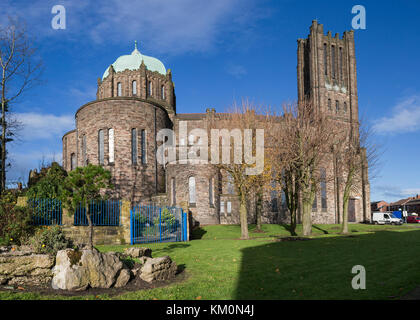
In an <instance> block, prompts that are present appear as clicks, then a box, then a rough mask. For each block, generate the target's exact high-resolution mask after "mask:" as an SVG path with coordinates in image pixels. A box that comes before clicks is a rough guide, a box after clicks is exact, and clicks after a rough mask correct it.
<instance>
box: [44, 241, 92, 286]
mask: <svg viewBox="0 0 420 320" xmlns="http://www.w3.org/2000/svg"><path fill="white" fill-rule="evenodd" d="M80 258H81V255H80V256H79V257H78V254H77V253H75V251H74V250H73V249H65V250H60V251H58V252H57V256H56V258H55V260H56V264H55V267H54V268H53V274H54V277H53V279H52V282H51V286H52V288H53V289H62V290H72V291H80V290H86V289H87V287H88V286H89V275H88V272H87V269H86V268H83V267H82V266H80V265H79V262H80Z"/></svg>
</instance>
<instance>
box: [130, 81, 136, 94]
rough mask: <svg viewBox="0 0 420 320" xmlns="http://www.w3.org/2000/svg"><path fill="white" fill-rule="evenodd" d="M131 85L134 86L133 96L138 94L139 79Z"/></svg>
mask: <svg viewBox="0 0 420 320" xmlns="http://www.w3.org/2000/svg"><path fill="white" fill-rule="evenodd" d="M131 87H132V92H133V96H135V95H137V81H136V80H134V81H133V82H132V83H131Z"/></svg>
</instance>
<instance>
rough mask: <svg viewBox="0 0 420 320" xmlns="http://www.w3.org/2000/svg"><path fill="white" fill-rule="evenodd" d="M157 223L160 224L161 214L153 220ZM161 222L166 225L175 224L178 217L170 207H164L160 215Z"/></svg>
mask: <svg viewBox="0 0 420 320" xmlns="http://www.w3.org/2000/svg"><path fill="white" fill-rule="evenodd" d="M153 223H154V224H155V225H157V224H159V216H158V217H156V218H155V219H154V221H153ZM160 223H161V224H166V225H170V226H171V225H174V224H175V223H176V218H175V216H174V215H173V214H172V212H171V211H170V210H169V209H168V208H163V210H162V212H161V215H160Z"/></svg>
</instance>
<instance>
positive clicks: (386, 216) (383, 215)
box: [372, 212, 403, 224]
mask: <svg viewBox="0 0 420 320" xmlns="http://www.w3.org/2000/svg"><path fill="white" fill-rule="evenodd" d="M372 223H374V224H402V223H403V221H402V219H399V218H397V217H395V216H394V215H393V214H392V213H391V212H373V216H372Z"/></svg>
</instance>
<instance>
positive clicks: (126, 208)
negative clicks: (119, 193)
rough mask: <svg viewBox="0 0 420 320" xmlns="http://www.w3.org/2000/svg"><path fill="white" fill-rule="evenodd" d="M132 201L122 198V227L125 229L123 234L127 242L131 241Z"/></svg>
mask: <svg viewBox="0 0 420 320" xmlns="http://www.w3.org/2000/svg"><path fill="white" fill-rule="evenodd" d="M130 209H131V203H130V201H128V200H122V205H121V220H120V221H121V227H122V229H123V232H122V236H123V239H124V241H125V242H126V243H131V238H130V236H131V234H130V230H131V219H130V211H131V210H130Z"/></svg>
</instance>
